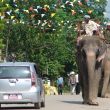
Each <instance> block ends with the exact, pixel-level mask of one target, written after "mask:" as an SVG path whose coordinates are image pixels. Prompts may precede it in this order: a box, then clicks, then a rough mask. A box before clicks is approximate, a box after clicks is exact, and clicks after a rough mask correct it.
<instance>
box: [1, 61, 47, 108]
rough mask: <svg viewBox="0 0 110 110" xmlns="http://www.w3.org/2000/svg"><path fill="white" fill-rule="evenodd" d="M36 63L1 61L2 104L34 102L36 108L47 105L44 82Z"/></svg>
mask: <svg viewBox="0 0 110 110" xmlns="http://www.w3.org/2000/svg"><path fill="white" fill-rule="evenodd" d="M40 76H41V75H40V73H39V71H38V68H37V66H36V64H35V63H31V62H5V63H0V107H1V104H17V103H18V104H25V103H32V104H34V107H35V108H36V109H40V107H45V93H44V87H43V82H42V79H41V77H40Z"/></svg>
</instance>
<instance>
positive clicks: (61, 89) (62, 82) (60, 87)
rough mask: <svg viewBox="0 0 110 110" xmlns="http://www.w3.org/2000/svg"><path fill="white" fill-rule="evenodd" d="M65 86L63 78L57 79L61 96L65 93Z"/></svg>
mask: <svg viewBox="0 0 110 110" xmlns="http://www.w3.org/2000/svg"><path fill="white" fill-rule="evenodd" d="M63 85H64V81H63V77H61V76H59V77H58V79H57V87H58V94H59V95H62V93H63Z"/></svg>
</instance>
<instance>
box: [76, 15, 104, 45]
mask: <svg viewBox="0 0 110 110" xmlns="http://www.w3.org/2000/svg"><path fill="white" fill-rule="evenodd" d="M90 18H91V17H90V16H89V15H85V16H84V20H83V21H82V23H80V26H79V27H78V28H79V29H78V36H77V45H79V41H80V40H81V39H82V37H83V36H93V35H95V36H96V37H99V38H100V39H103V40H104V39H105V38H104V36H103V35H102V33H101V31H100V27H101V26H100V24H98V23H96V22H95V21H93V20H91V19H90ZM82 35H83V36H82Z"/></svg>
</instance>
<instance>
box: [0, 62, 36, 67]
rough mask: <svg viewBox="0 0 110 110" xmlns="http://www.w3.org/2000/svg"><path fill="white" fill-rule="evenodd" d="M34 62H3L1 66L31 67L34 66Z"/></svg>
mask: <svg viewBox="0 0 110 110" xmlns="http://www.w3.org/2000/svg"><path fill="white" fill-rule="evenodd" d="M34 64H35V63H33V62H3V63H0V66H31V65H34Z"/></svg>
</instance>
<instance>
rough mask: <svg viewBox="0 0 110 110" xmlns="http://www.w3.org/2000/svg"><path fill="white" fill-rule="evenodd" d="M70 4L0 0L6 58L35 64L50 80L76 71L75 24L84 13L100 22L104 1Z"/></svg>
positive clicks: (74, 0)
mask: <svg viewBox="0 0 110 110" xmlns="http://www.w3.org/2000/svg"><path fill="white" fill-rule="evenodd" d="M70 1H71V2H70ZM70 1H67V0H63V2H59V0H1V1H0V14H1V17H0V30H1V31H0V38H1V39H2V40H3V41H2V43H3V44H5V46H0V48H2V47H4V54H6V53H5V50H6V46H7V39H9V42H8V55H10V54H12V53H14V54H16V59H17V61H31V62H36V63H38V64H39V65H40V69H41V71H42V73H43V74H47V73H48V75H49V76H50V78H51V79H55V78H56V77H57V76H58V75H59V74H63V75H64V76H66V75H67V73H68V72H70V71H71V70H74V71H75V72H77V64H76V37H77V28H76V27H77V24H78V23H79V22H80V21H82V20H83V16H84V15H85V14H89V15H90V16H91V17H92V19H96V20H97V19H98V20H99V21H101V22H103V21H104V20H105V19H104V15H103V12H104V11H105V6H106V0H100V1H97V0H94V1H93V0H88V1H87V0H80V2H79V1H78V0H70ZM2 43H1V42H0V45H1V44H2ZM68 65H69V66H68ZM65 68H66V69H65Z"/></svg>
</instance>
